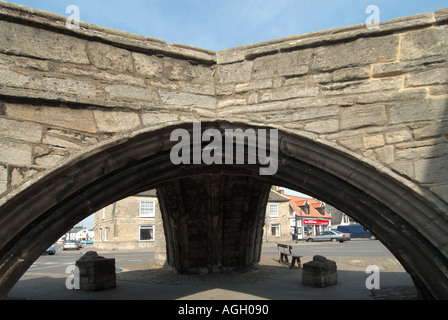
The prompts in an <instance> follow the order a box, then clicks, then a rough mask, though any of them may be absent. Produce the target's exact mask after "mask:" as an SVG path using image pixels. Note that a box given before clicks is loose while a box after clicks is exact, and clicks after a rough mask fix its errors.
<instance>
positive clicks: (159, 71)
mask: <svg viewBox="0 0 448 320" xmlns="http://www.w3.org/2000/svg"><path fill="white" fill-rule="evenodd" d="M132 57H133V58H134V65H135V70H136V71H137V73H138V74H141V75H142V76H145V77H154V78H162V77H163V66H162V62H161V60H160V58H157V57H154V56H149V55H146V54H142V53H136V52H133V53H132Z"/></svg>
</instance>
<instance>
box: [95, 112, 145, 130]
mask: <svg viewBox="0 0 448 320" xmlns="http://www.w3.org/2000/svg"><path fill="white" fill-rule="evenodd" d="M93 113H94V115H95V119H96V123H97V125H98V129H99V130H100V131H101V132H120V131H127V130H131V129H134V128H136V127H138V126H139V125H140V119H139V117H138V115H137V114H136V113H132V112H119V111H102V110H95V111H93Z"/></svg>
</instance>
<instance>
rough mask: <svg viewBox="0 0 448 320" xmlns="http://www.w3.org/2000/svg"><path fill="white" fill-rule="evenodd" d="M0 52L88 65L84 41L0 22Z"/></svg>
mask: <svg viewBox="0 0 448 320" xmlns="http://www.w3.org/2000/svg"><path fill="white" fill-rule="evenodd" d="M0 30H2V32H1V33H0V51H1V52H5V53H9V54H16V55H21V56H31V57H36V58H40V59H45V60H53V61H62V62H69V63H78V64H89V63H90V62H89V59H88V57H87V54H86V50H85V43H84V41H82V40H80V39H79V38H73V37H69V36H66V35H63V34H62V33H54V32H51V31H48V30H45V29H38V28H35V27H30V26H25V25H19V24H15V23H11V22H9V21H0Z"/></svg>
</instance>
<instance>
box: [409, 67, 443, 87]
mask: <svg viewBox="0 0 448 320" xmlns="http://www.w3.org/2000/svg"><path fill="white" fill-rule="evenodd" d="M445 83H448V69H433V70H427V71H423V72H419V73H414V74H408V75H407V76H406V79H405V84H404V85H405V87H406V88H409V87H418V86H425V85H433V84H445Z"/></svg>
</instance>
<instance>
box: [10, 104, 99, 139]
mask: <svg viewBox="0 0 448 320" xmlns="http://www.w3.org/2000/svg"><path fill="white" fill-rule="evenodd" d="M5 108H6V115H7V116H8V117H9V118H13V119H17V120H28V121H33V122H39V123H45V124H47V125H50V126H56V127H62V128H68V129H75V130H79V131H86V132H91V133H94V132H96V131H97V130H96V125H95V121H94V118H93V112H92V111H91V110H85V109H84V110H83V109H70V108H63V107H59V108H51V107H40V108H35V107H33V106H27V105H18V104H9V103H8V104H5Z"/></svg>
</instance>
